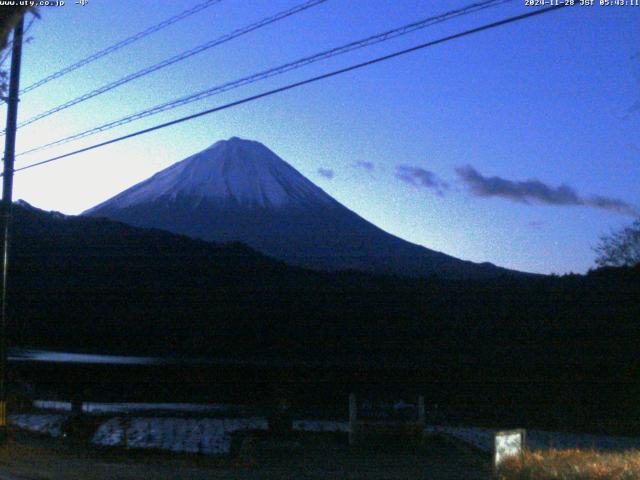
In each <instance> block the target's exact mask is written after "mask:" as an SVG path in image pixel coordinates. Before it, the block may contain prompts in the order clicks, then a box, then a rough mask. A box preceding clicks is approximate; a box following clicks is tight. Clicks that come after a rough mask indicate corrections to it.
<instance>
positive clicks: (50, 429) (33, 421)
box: [9, 413, 68, 437]
mask: <svg viewBox="0 0 640 480" xmlns="http://www.w3.org/2000/svg"><path fill="white" fill-rule="evenodd" d="M67 418H68V416H67V415H51V414H34V413H22V414H16V415H9V423H11V424H12V425H15V426H16V427H18V428H22V429H24V430H28V431H30V432H36V433H44V434H46V435H51V436H52V437H59V436H61V435H62V426H63V425H64V423H65V422H66V421H67Z"/></svg>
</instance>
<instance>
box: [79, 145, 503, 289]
mask: <svg viewBox="0 0 640 480" xmlns="http://www.w3.org/2000/svg"><path fill="white" fill-rule="evenodd" d="M83 215H89V216H94V217H107V218H109V219H112V220H117V221H121V222H124V223H128V224H130V225H134V226H138V227H149V228H158V229H162V230H168V231H170V232H174V233H179V234H184V235H187V236H190V237H193V238H198V239H203V240H210V241H216V242H242V243H245V244H247V245H249V246H250V247H252V248H254V249H256V250H258V251H259V252H262V253H264V254H266V255H269V256H272V257H275V258H277V259H279V260H282V261H284V262H286V263H289V264H292V265H297V266H303V267H309V268H313V269H317V270H346V269H351V270H359V271H366V272H374V273H384V274H397V275H406V276H414V277H415V276H427V275H439V276H441V277H446V278H486V277H492V276H498V275H501V274H509V273H512V274H513V273H515V272H513V271H510V270H506V269H502V268H499V267H496V266H495V265H492V264H490V263H482V264H477V263H473V262H469V261H463V260H460V259H457V258H454V257H451V256H449V255H446V254H444V253H440V252H436V251H433V250H429V249H427V248H424V247H422V246H419V245H415V244H412V243H409V242H407V241H405V240H402V239H400V238H398V237H395V236H394V235H391V234H389V233H387V232H385V231H383V230H382V229H380V228H378V227H376V226H375V225H373V224H371V223H370V222H368V221H366V220H365V219H363V218H362V217H360V216H359V215H357V214H356V213H354V212H352V211H351V210H349V209H348V208H346V207H345V206H343V205H342V204H340V203H339V202H337V201H336V200H334V199H333V198H332V197H331V196H329V195H328V194H327V193H325V192H324V191H323V190H322V189H320V188H319V187H317V186H316V185H314V184H313V183H312V182H311V181H309V180H308V179H307V178H305V177H304V176H303V175H302V174H301V173H299V172H298V171H297V170H295V169H294V168H293V167H292V166H291V165H289V164H288V163H286V162H285V161H284V160H282V159H281V158H280V157H278V156H277V155H276V154H275V153H273V152H272V151H271V150H269V149H268V148H267V147H265V146H264V145H262V144H261V143H259V142H255V141H249V140H243V139H240V138H237V137H233V138H230V139H229V140H222V141H219V142H217V143H215V144H213V145H212V146H211V147H209V148H207V149H206V150H203V151H201V152H199V153H197V154H195V155H193V156H191V157H188V158H186V159H185V160H182V161H180V162H178V163H175V164H174V165H172V166H170V167H168V168H166V169H164V170H162V171H160V172H158V173H156V174H155V175H153V176H152V177H150V178H149V179H147V180H145V181H143V182H141V183H139V184H137V185H134V186H132V187H131V188H129V189H127V190H125V191H123V192H122V193H120V194H118V195H116V196H115V197H113V198H111V199H109V200H107V201H105V202H104V203H101V204H99V205H97V206H95V207H93V208H91V209H89V210H87V211H86V212H84V213H83Z"/></svg>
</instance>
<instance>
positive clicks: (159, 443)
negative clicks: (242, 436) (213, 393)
mask: <svg viewBox="0 0 640 480" xmlns="http://www.w3.org/2000/svg"><path fill="white" fill-rule="evenodd" d="M267 428H268V423H267V421H266V420H264V419H261V418H234V419H212V418H200V419H197V418H160V417H134V418H130V419H124V418H121V417H116V418H112V419H110V420H108V421H107V422H105V423H103V424H102V425H101V426H100V427H99V428H98V430H97V431H96V433H95V435H94V436H93V440H92V442H93V443H94V444H96V445H103V446H111V447H114V446H120V447H125V448H143V449H149V448H150V449H159V450H170V451H173V452H189V453H204V454H208V455H219V454H225V453H228V452H229V449H230V447H231V435H230V434H231V433H233V432H237V431H242V430H266V429H267Z"/></svg>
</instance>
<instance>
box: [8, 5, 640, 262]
mask: <svg viewBox="0 0 640 480" xmlns="http://www.w3.org/2000/svg"><path fill="white" fill-rule="evenodd" d="M197 3H199V0H193V1H191V0H189V1H186V0H185V1H170V0H154V1H151V0H137V1H135V2H131V1H120V0H89V2H88V4H87V5H86V6H84V7H82V6H79V5H75V3H74V2H73V1H68V2H67V4H66V5H65V6H64V7H48V8H45V7H43V8H41V9H40V13H41V19H39V20H37V21H36V22H35V23H34V26H33V27H32V28H31V30H30V32H29V34H30V35H31V36H32V37H33V39H32V41H31V42H30V43H29V44H28V45H26V46H25V50H24V54H23V76H22V86H27V85H29V84H31V83H33V82H35V81H37V80H39V79H40V78H42V77H44V76H45V75H47V74H49V73H51V72H53V71H55V70H57V69H59V68H62V67H65V66H67V65H68V64H71V63H73V62H75V61H77V60H79V59H81V58H83V57H85V56H86V55H89V54H91V53H93V52H94V51H96V50H99V49H102V48H104V47H106V46H108V45H110V44H112V43H115V42H116V41H118V40H121V39H123V38H125V37H127V36H129V35H131V34H134V33H137V32H138V31H141V30H143V29H145V28H147V27H149V26H151V25H154V24H156V23H158V22H160V21H162V20H164V19H166V18H168V17H170V16H172V15H174V14H177V13H179V12H181V11H183V10H185V9H186V8H189V7H190V6H192V5H195V4H197ZM298 3H302V0H298V1H297V2H296V1H295V0H270V1H268V2H267V1H265V0H243V1H238V0H222V1H221V2H220V3H218V4H217V5H214V6H212V7H210V8H208V9H206V10H204V11H203V12H201V13H200V14H198V15H196V16H194V17H191V18H189V19H187V20H184V21H182V22H179V23H177V24H175V25H172V26H171V27H168V28H167V29H165V30H163V31H161V32H159V33H156V34H154V35H151V36H149V37H147V38H145V39H144V40H141V41H140V42H137V43H135V44H134V45H131V46H129V47H126V48H124V49H122V50H120V51H118V52H116V53H114V54H112V55H109V56H107V57H105V58H103V59H101V60H99V61H96V62H95V63H93V64H91V65H90V66H87V67H85V68H82V69H79V70H77V71H76V72H74V73H72V74H69V75H67V76H65V77H63V78H60V79H58V80H54V81H52V82H50V83H48V84H47V85H45V86H43V87H41V88H39V89H36V90H34V91H32V92H29V93H27V94H25V95H24V97H23V98H22V100H21V102H20V119H22V120H24V119H26V118H29V117H31V116H33V115H35V114H37V113H40V112H41V111H44V110H48V109H49V108H51V107H53V106H55V105H57V104H59V103H62V102H65V101H67V100H69V99H72V98H75V97H77V96H79V95H81V94H83V93H85V92H88V91H90V90H92V89H94V88H97V87H100V86H101V85H103V84H105V83H108V82H111V81H113V80H116V79H117V78H119V77H121V76H123V75H126V74H129V73H131V72H133V71H135V70H138V69H141V68H144V67H147V66H149V65H152V64H153V63H155V62H158V61H161V60H163V59H164V58H167V57H169V56H172V55H175V54H177V53H180V52H181V51H183V50H186V49H188V48H192V47H194V46H196V45H199V44H201V43H204V42H206V41H208V40H210V39H213V38H215V37H218V36H220V35H223V34H226V33H228V32H230V31H232V30H234V29H236V28H240V27H243V26H245V25H248V24H250V23H252V22H255V21H257V20H260V19H262V18H263V17H266V16H269V15H272V14H274V13H276V12H278V11H280V10H284V9H287V8H289V7H292V6H293V5H296V4H298ZM469 3H471V1H470V0H467V1H462V0H439V1H424V0H423V1H417V0H349V1H346V0H329V1H327V2H326V3H324V4H321V5H319V6H317V7H314V8H312V9H309V10H307V11H305V12H302V13H299V14H297V15H295V16H293V17H290V18H288V19H285V20H282V21H280V22H278V23H276V24H273V25H270V26H268V27H265V28H263V29H261V30H259V31H256V32H252V33H250V34H248V35H246V36H243V37H241V38H238V39H235V40H233V41H231V42H229V43H226V44H224V45H222V46H220V47H217V48H214V49H211V50H209V51H207V52H204V53H201V54H199V55H196V56H194V57H192V58H190V59H189V60H186V61H184V62H180V63H179V64H177V65H173V66H170V67H168V68H166V69H163V70H161V71H159V72H156V73H154V74H151V75H148V76H146V77H144V78H141V79H138V80H135V81H133V82H131V83H129V84H128V85H125V86H123V87H121V88H118V89H115V90H113V91H111V92H109V93H107V94H104V95H101V96H99V97H96V98H93V99H91V100H88V101H86V102H84V103H82V104H80V105H77V106H75V107H72V108H69V109H67V110H65V111H63V112H60V113H59V114H56V115H53V116H51V117H49V118H47V119H44V120H42V121H40V122H36V123H34V124H32V125H29V126H26V127H24V128H21V129H20V130H19V132H18V147H17V150H18V152H20V151H22V150H26V149H28V148H31V147H33V146H37V145H40V144H42V143H46V142H48V141H52V140H56V139H57V138H60V137H62V136H65V135H68V134H73V133H76V132H78V131H81V130H84V129H87V128H90V127H92V126H95V125H98V124H101V123H104V122H107V121H110V120H114V119H117V118H119V117H121V116H123V115H126V114H129V113H134V112H136V111H138V110H141V109H144V108H146V107H149V106H152V105H155V104H157V103H160V102H163V101H166V100H171V99H174V98H177V97H180V96H183V95H186V94H189V93H192V92H195V91H198V90H201V89H204V88H207V87H210V86H214V85H217V84H220V83H223V82H225V81H230V80H234V79H237V78H239V77H242V76H245V75H249V74H252V73H255V72H258V71H260V70H263V69H266V68H269V67H272V66H276V65H279V64H281V63H286V62H288V61H291V60H296V59H298V58H300V57H302V56H305V55H310V54H313V53H316V52H319V51H322V50H325V49H328V48H331V47H335V46H339V45H341V44H344V43H346V42H349V41H352V40H357V39H359V38H362V37H365V36H368V35H371V34H375V33H378V32H381V31H383V30H387V29H390V28H394V27H397V26H400V25H403V24H406V23H409V22H412V21H416V20H419V19H422V18H425V17H428V16H431V15H435V14H439V13H443V12H445V11H447V10H450V9H453V8H459V7H462V6H464V5H467V4H469ZM530 8H531V7H526V6H525V5H524V1H520V0H514V1H512V2H509V3H506V4H504V5H500V6H497V7H495V8H492V9H487V10H485V11H483V12H479V13H476V14H473V15H469V16H466V17H464V18H458V19H455V20H452V21H449V22H446V23H442V24H440V25H436V26H434V27H430V28H427V29H425V30H422V31H418V32H414V33H411V34H409V35H407V36H405V37H402V38H398V39H394V40H392V41H389V42H386V43H383V44H380V45H377V46H374V47H371V48H366V49H363V50H361V51H358V52H352V53H350V54H347V55H344V56H341V57H337V58H333V59H330V60H328V61H325V62H321V63H317V64H315V65H312V66H308V67H305V68H302V69H300V70H297V71H295V72H290V73H288V74H286V75H282V76H279V77H276V78H272V79H269V80H266V81H262V82H259V83H256V84H254V85H251V86H247V87H243V88H240V89H237V90H233V91H230V92H227V93H224V94H222V95H218V96H214V97H211V98H209V99H207V100H204V101H201V102H197V103H193V104H191V105H188V106H184V107H181V108H178V109H176V110H173V111H170V112H165V113H163V114H160V115H157V116H154V117H150V118H147V119H144V120H142V121H140V122H136V123H132V124H129V125H127V126H123V127H120V128H118V129H114V130H111V131H109V132H105V133H103V134H100V135H96V136H93V137H90V138H87V139H84V140H81V141H78V142H75V143H70V144H66V145H64V146H60V147H57V148H54V149H51V150H47V151H44V152H39V153H36V154H32V155H29V156H22V157H19V158H18V160H17V166H18V167H19V166H21V165H26V164H28V163H31V162H34V161H38V160H43V159H46V158H48V157H50V156H52V155H55V154H58V153H65V152H67V151H69V150H71V149H75V148H79V147H82V146H86V145H90V144H92V143H95V142H97V141H100V140H105V139H108V138H112V137H114V136H117V135H122V134H125V133H128V132H132V131H134V130H138V129H140V128H143V127H146V126H151V125H154V124H156V123H160V122H162V121H167V120H171V119H173V118H177V117H179V116H183V115H186V114H189V113H193V112H197V111H199V110H203V109H205V108H211V107H214V106H216V105H221V104H223V103H227V102H229V101H233V100H236V99H239V98H242V97H245V96H248V95H251V94H254V93H257V92H260V91H263V90H266V89H269V88H274V87H277V86H280V85H284V84H285V83H289V82H292V81H296V80H300V79H303V78H306V77H309V76H312V75H317V74H319V73H323V72H326V71H329V70H331V69H335V68H339V67H342V66H346V65H349V64H352V63H356V62H358V61H363V60H365V59H368V58H371V57H373V56H378V55H382V54H385V53H390V52H392V51H395V50H398V49H401V48H406V47H409V46H412V45H415V44H418V43H423V42H426V41H428V40H432V39H436V38H439V37H441V36H445V35H448V34H451V33H455V32H458V31H461V30H464V29H467V28H471V27H474V26H478V25H481V24H483V23H488V22H490V21H494V20H497V19H501V18H504V17H507V16H510V15H514V14H519V13H524V12H526V11H530V10H529V9H530ZM639 20H640V7H631V6H626V7H600V6H593V7H574V8H570V9H569V8H565V9H562V10H560V11H557V12H552V13H549V14H545V15H542V16H538V17H535V18H533V19H529V20H525V21H522V22H518V23H515V24H512V25H508V26H504V27H501V28H498V29H493V30H491V31H487V32H482V33H479V34H476V35H473V36H470V37H466V38H463V39H459V40H455V41H452V42H448V43H446V44H442V45H438V46H435V47H433V48H428V49H426V50H423V51H420V52H416V53H413V54H410V55H407V56H404V57H402V58H397V59H394V60H391V61H388V62H384V63H382V64H378V65H375V66H372V67H369V68H366V69H364V70H360V71H357V72H352V73H348V74H346V75H343V76H340V77H337V78H333V79H330V80H326V81H322V82H319V83H316V84H313V85H309V86H305V87H302V88H300V89H297V90H294V91H289V92H286V93H283V94H280V95H277V96H273V97H270V98H267V99H263V100H260V101H257V102H253V103H250V104H247V105H243V106H240V107H237V108H234V109H230V110H226V111H224V112H221V113H219V114H214V115H211V116H207V117H203V118H200V119H197V120H194V121H191V122H187V123H183V124H181V125H179V126H175V127H171V128H167V129H164V130H161V131H158V132H154V133H151V134H149V135H145V136H141V137H138V138H136V139H133V140H128V141H125V142H121V143H119V144H115V145H112V146H109V147H105V148H102V149H100V150H95V151H92V152H88V153H85V154H82V155H78V156H76V157H73V158H69V159H65V160H62V161H59V162H56V163H53V164H50V165H47V166H43V167H39V168H34V169H32V170H28V171H25V172H20V173H18V174H17V175H16V179H15V196H16V198H24V199H25V200H27V201H29V202H30V203H32V204H34V205H35V206H38V207H40V208H44V209H51V210H59V211H62V212H64V213H69V214H76V213H80V212H82V211H83V210H85V209H87V208H89V207H91V206H93V205H95V204H97V203H99V202H101V201H103V200H105V199H106V198H108V197H110V196H112V195H114V194H116V193H118V192H119V191H121V190H123V189H125V188H127V187H128V186H130V185H132V184H134V183H137V182H139V181H141V180H143V179H145V178H147V177H148V176H150V175H152V174H153V173H155V172H156V171H158V170H160V169H162V168H165V167H167V166H169V165H171V164H172V163H174V162H176V161H178V160H181V159H182V158H184V157H186V156H188V155H190V154H192V153H195V152H197V151H199V150H202V149H204V148H206V147H208V146H209V145H211V144H212V143H214V142H216V141H217V140H219V139H222V138H228V137H231V136H240V137H243V138H250V139H254V140H258V141H261V142H262V143H264V144H265V145H267V146H268V147H269V148H271V149H272V150H273V151H275V152H276V153H277V154H278V155H280V156H281V157H282V158H283V159H284V160H286V161H287V162H289V163H290V164H292V165H293V166H294V167H295V168H297V169H298V170H299V171H300V172H301V173H303V174H304V175H305V176H307V177H308V178H310V179H311V180H312V181H314V182H315V183H317V184H318V185H319V186H320V187H322V188H323V189H324V190H325V191H327V192H328V193H329V194H331V195H332V196H334V197H335V198H336V199H337V200H339V201H340V202H342V203H343V204H345V205H346V206H347V207H349V208H351V209H352V210H354V211H356V212H357V213H359V214H360V215H361V216H363V217H364V218H366V219H368V220H370V221H372V222H373V223H375V224H376V225H378V226H380V227H381V228H383V229H385V230H387V231H389V232H391V233H393V234H395V235H398V236H400V237H402V238H405V239H407V240H409V241H412V242H414V243H418V244H421V245H424V246H426V247H429V248H432V249H435V250H439V251H443V252H446V253H448V254H451V255H454V256H456V257H460V258H464V259H468V260H473V261H477V262H482V261H490V262H493V263H495V264H498V265H501V266H505V267H509V268H515V269H520V270H526V271H533V272H542V273H551V272H555V273H565V272H569V271H574V272H584V271H586V270H587V269H588V268H590V267H592V266H593V258H594V254H593V251H592V247H593V246H594V245H595V244H596V243H597V240H598V237H599V236H600V235H601V234H605V233H607V232H609V231H611V229H617V228H620V227H621V226H623V225H626V224H628V223H630V222H631V221H632V220H633V214H634V213H636V212H637V209H639V208H640V182H639V181H638V179H639V178H640V135H639V128H638V127H640V112H634V111H633V106H634V105H635V104H636V102H640V28H639V27H640V22H639ZM0 113H1V114H2V115H4V114H5V110H4V108H3V109H2V112H0Z"/></svg>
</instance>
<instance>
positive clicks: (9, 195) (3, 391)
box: [0, 16, 24, 442]
mask: <svg viewBox="0 0 640 480" xmlns="http://www.w3.org/2000/svg"><path fill="white" fill-rule="evenodd" d="M23 28H24V16H22V17H21V18H20V20H19V21H18V23H17V24H16V26H15V29H14V30H13V46H12V48H13V50H12V52H11V77H10V79H9V97H8V99H7V107H8V108H7V126H6V132H7V133H6V137H5V146H4V173H3V177H2V205H1V207H0V208H1V209H2V212H1V213H2V215H1V216H2V218H1V220H2V225H1V226H2V292H1V293H0V298H1V302H2V305H1V306H0V317H1V318H0V369H1V370H2V371H1V372H0V441H2V442H4V441H5V440H6V438H7V427H8V425H7V365H8V362H7V357H8V351H7V279H8V278H7V277H8V274H9V239H10V236H9V233H10V229H11V207H12V205H13V163H14V160H15V153H16V149H15V147H16V129H17V128H16V124H17V120H18V92H19V90H20V61H21V59H22V58H21V57H22V31H23Z"/></svg>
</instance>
